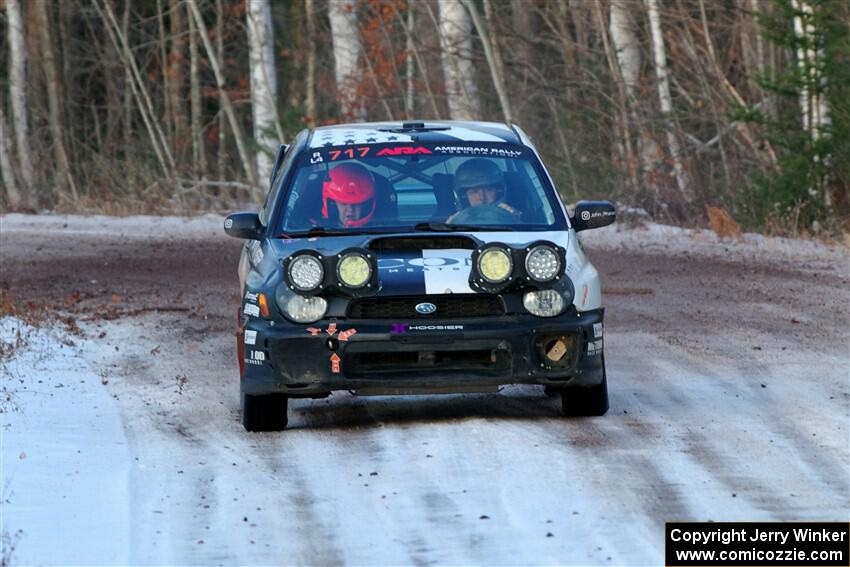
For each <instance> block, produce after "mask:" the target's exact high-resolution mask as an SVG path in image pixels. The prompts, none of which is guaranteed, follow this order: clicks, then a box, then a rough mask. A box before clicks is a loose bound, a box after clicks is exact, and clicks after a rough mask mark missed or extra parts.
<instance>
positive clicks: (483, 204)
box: [277, 143, 564, 235]
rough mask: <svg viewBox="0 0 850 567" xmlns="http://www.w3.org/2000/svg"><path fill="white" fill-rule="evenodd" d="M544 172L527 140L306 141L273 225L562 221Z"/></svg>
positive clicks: (331, 228) (484, 226) (495, 225)
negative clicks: (309, 145) (311, 145)
mask: <svg viewBox="0 0 850 567" xmlns="http://www.w3.org/2000/svg"><path fill="white" fill-rule="evenodd" d="M544 175H545V174H544V173H543V171H542V169H541V166H540V165H539V163H538V162H537V158H536V156H534V154H533V153H532V152H531V151H530V150H529V149H528V148H525V147H523V146H516V145H510V144H504V143H495V144H493V143H490V144H487V143H480V144H479V143H476V144H472V143H467V144H462V143H459V144H421V145H416V144H413V145H372V146H361V147H357V146H344V147H324V148H318V149H310V150H308V151H307V152H305V153H304V155H302V156H301V158H300V163H298V164H297V168H296V170H295V173H294V175H293V176H292V177H291V179H290V181H289V188H288V191H287V192H286V196H285V198H284V199H283V202H282V204H281V208H280V209H279V211H280V212H279V216H278V218H279V219H280V220H279V222H278V226H277V228H278V231H279V233H281V234H286V235H291V234H293V233H306V232H308V231H310V232H311V234H345V233H349V232H351V233H354V232H392V231H413V230H422V231H451V230H526V231H535V230H540V231H542V230H552V229H558V228H564V221H563V219H562V215H561V213H560V209H559V207H558V205H557V201H555V199H557V197H556V196H555V194H554V191H553V189H552V188H551V185H550V184H549V181H548V178H546V177H544ZM556 211H557V212H556ZM311 229H312V230H311Z"/></svg>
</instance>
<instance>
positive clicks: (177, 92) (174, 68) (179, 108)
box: [167, 0, 189, 156]
mask: <svg viewBox="0 0 850 567" xmlns="http://www.w3.org/2000/svg"><path fill="white" fill-rule="evenodd" d="M182 4H183V0H170V1H169V16H170V18H169V22H170V25H169V27H170V31H171V52H170V54H169V57H168V65H167V69H168V75H169V81H168V95H167V96H168V98H169V99H170V101H171V102H170V104H169V106H170V107H171V114H172V120H174V153H175V154H176V155H178V156H179V155H180V154H182V153H183V149H184V148H185V147H186V142H187V141H188V140H187V136H186V133H187V131H188V130H189V128H188V124H189V119H188V117H187V116H186V94H185V93H186V64H185V62H186V23H185V22H186V20H185V19H184V18H183V15H184V12H183V6H182Z"/></svg>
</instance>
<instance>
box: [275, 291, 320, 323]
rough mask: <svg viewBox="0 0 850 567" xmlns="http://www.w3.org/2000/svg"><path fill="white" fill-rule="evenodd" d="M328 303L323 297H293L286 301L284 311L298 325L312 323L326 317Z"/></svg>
mask: <svg viewBox="0 0 850 567" xmlns="http://www.w3.org/2000/svg"><path fill="white" fill-rule="evenodd" d="M327 308H328V302H327V301H325V299H324V298H322V297H304V296H302V295H293V296H291V297H290V298H289V299H287V300H286V304H285V305H283V311H284V313H285V314H286V316H287V317H289V318H290V319H292V320H293V321H295V322H296V323H312V322H314V321H318V320H319V319H321V318H322V317H324V316H325V311H326V310H327Z"/></svg>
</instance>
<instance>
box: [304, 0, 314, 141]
mask: <svg viewBox="0 0 850 567" xmlns="http://www.w3.org/2000/svg"><path fill="white" fill-rule="evenodd" d="M304 12H305V15H306V19H307V80H306V81H305V90H306V93H305V94H306V96H305V102H304V107H305V108H304V109H305V111H306V112H307V124H308V125H310V126H313V125H315V123H316V14H315V9H314V7H313V0H304Z"/></svg>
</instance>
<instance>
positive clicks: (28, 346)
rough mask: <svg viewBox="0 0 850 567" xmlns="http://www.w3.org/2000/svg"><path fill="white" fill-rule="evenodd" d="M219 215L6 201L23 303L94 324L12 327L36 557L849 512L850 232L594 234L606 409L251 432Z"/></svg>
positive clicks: (173, 554)
mask: <svg viewBox="0 0 850 567" xmlns="http://www.w3.org/2000/svg"><path fill="white" fill-rule="evenodd" d="M220 222H221V221H220V219H218V218H213V217H202V218H199V219H194V220H191V221H183V220H181V219H149V218H130V219H105V218H79V217H24V216H18V215H11V216H6V217H0V237H2V241H0V262H2V273H0V293H2V294H3V295H4V297H5V298H6V302H7V303H9V302H12V303H15V304H16V305H18V309H21V306H22V305H23V306H24V307H23V309H25V310H26V309H33V310H35V309H36V306H37V305H48V306H51V308H54V309H60V310H61V312H62V313H64V314H66V315H68V316H71V317H73V318H74V320H75V321H76V323H77V324H78V325H79V326H80V328H81V333H82V334H73V333H71V334H69V333H68V332H67V331H66V330H65V329H66V328H67V324H60V325H58V326H56V327H54V328H53V329H37V328H32V327H29V326H27V325H25V324H23V323H21V322H20V321H19V319H13V318H11V317H7V318H5V319H2V320H0V321H2V325H0V335H2V339H3V340H4V342H5V343H6V345H5V346H4V349H5V350H4V360H3V366H2V372H3V377H2V378H3V390H4V392H3V393H4V398H5V401H4V405H3V414H2V420H3V423H2V430H0V431H2V477H3V478H2V490H3V497H2V528H0V529H2V532H3V538H4V544H3V555H4V556H8V557H9V558H10V560H11V563H13V564H32V563H38V564H53V563H64V564H69V563H86V564H124V563H134V564H139V563H154V564H219V563H228V564H229V563H253V564H269V563H275V564H322V565H326V564H357V565H360V564H411V563H412V564H431V563H451V564H485V563H487V564H489V563H497V564H595V565H612V564H628V565H638V564H647V565H659V564H662V562H663V545H664V543H663V541H664V540H663V533H664V532H663V529H664V521H667V520H695V521H703V520H715V521H724V520H726V521H731V520H803V519H818V520H844V521H847V520H848V517H850V510H848V506H850V504H848V503H850V488H848V487H849V486H850V479H849V478H848V475H849V474H850V473H848V470H850V457H848V421H850V419H849V418H848V408H850V385H848V380H849V379H850V353H848V344H850V297H848V290H850V277H848V276H850V261H848V257H847V252H846V249H842V248H839V247H834V248H828V247H825V246H823V245H818V244H813V243H808V242H788V241H778V240H770V239H760V238H752V237H748V238H746V239H745V240H744V241H742V242H732V241H729V242H721V241H718V239H717V238H713V237H712V236H711V235H706V234H705V233H700V232H688V231H679V230H675V229H663V228H661V227H650V228H649V229H644V230H641V229H629V230H623V231H622V232H617V231H616V229H614V228H611V229H603V230H599V231H589V232H588V233H587V235H586V236H585V242H586V245H587V248H588V252H589V255H590V257H591V260H592V261H593V262H594V264H595V265H596V266H597V268H599V270H600V272H601V274H602V278H603V297H604V301H605V305H606V326H605V339H606V343H605V349H606V361H607V364H608V380H609V387H610V396H611V409H610V411H609V413H608V414H607V415H606V416H604V417H599V418H582V419H567V418H563V417H561V416H560V408H559V401H558V400H556V399H555V398H547V397H544V395H543V393H542V391H541V389H539V388H532V387H511V388H506V389H504V390H503V391H502V392H500V393H499V394H491V395H465V396H460V395H458V396H428V397H381V398H358V397H354V396H351V395H349V394H336V395H334V396H332V397H331V398H328V399H325V400H295V401H293V402H292V403H291V404H290V428H289V429H288V430H287V431H285V432H282V433H275V434H250V433H247V432H245V431H244V430H243V428H242V426H241V424H240V422H239V401H238V395H237V394H238V382H237V373H238V369H237V363H236V356H235V342H234V337H233V318H234V311H235V306H236V305H237V302H238V295H237V281H236V261H237V258H238V252H239V246H240V243H239V242H238V241H235V240H232V239H228V238H227V237H225V236H224V235H223V233H222V231H221V229H220ZM26 302H35V303H34V305H31V306H29V307H26ZM19 331H20V333H21V334H22V337H21V339H22V340H21V342H19V344H18V346H17V350H16V352H15V353H14V354H10V353H9V352H8V351H9V348H8V345H9V344H10V342H11V343H14V342H15V340H16V339H17V333H18V332H19ZM24 340H26V342H25V343H24Z"/></svg>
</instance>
